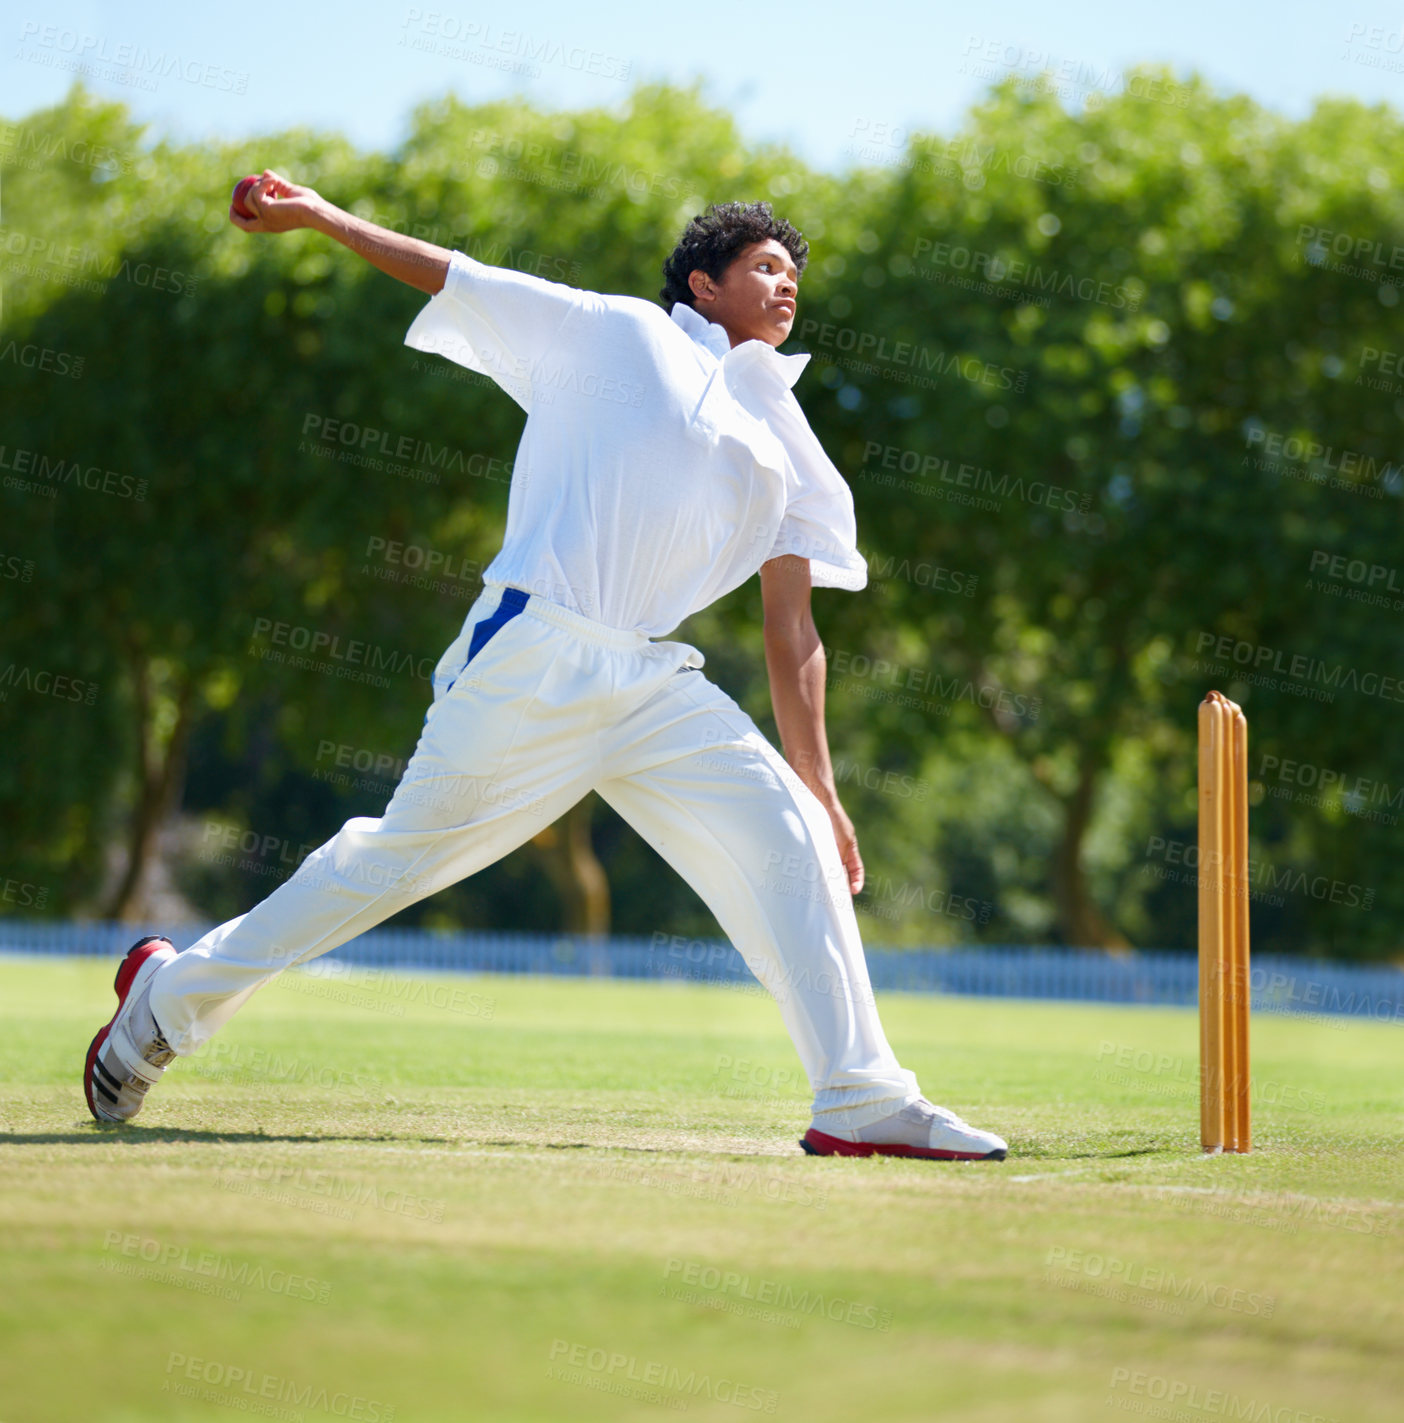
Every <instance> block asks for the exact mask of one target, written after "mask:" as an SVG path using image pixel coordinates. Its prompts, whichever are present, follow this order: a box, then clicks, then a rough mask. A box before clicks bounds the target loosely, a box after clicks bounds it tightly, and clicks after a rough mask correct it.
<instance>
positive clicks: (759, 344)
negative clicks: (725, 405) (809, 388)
mask: <svg viewBox="0 0 1404 1423" xmlns="http://www.w3.org/2000/svg"><path fill="white" fill-rule="evenodd" d="M671 315H672V318H673V320H674V321H675V322H676V323H677V325H679V326H680V327H682V329H683V330H684V331H686V332H687V334H688V335H689V336H691V337H692V339H693V340H694V341H696V342H697V344H698V345H699V346H701V347H702V348H703V349H704V350H707V351H710V352H711V353H712V355H714V356H715V357H716V358H717V359H718V360H719V361H722V362H724V363H725V364H726V365H727V366H728V367H730V368H731V369H732V370H733V371H737V372H740V371H742V370H744V369H745V368H746V367H748V366H750V365H752V364H754V363H757V362H758V363H759V364H760V365H761V366H763V367H766V368H768V369H770V370H772V371H774V372H775V373H776V374H777V375H778V376H779V377H780V379H781V380H783V381H784V382H785V385H786V387H787V388H789V389H793V388H794V384H795V382H796V381H797V380H798V379H799V378H800V372H801V371H802V370H804V368H805V366H807V365H808V364H809V357H808V356H807V355H798V356H782V355H781V354H780V352H779V351H777V350H776V349H775V347H774V346H770V345H767V344H766V342H764V341H743V342H742V343H741V344H740V345H739V346H733V345H732V344H731V337H730V336H728V335H727V334H726V330H725V328H724V327H722V326H719V325H718V324H717V323H716V322H715V321H708V320H707V318H706V317H705V316H703V315H702V314H701V312H699V311H697V310H695V309H694V308H693V307H690V306H689V305H688V304H687V303H686V302H684V301H676V302H674V303H673V310H672V313H671Z"/></svg>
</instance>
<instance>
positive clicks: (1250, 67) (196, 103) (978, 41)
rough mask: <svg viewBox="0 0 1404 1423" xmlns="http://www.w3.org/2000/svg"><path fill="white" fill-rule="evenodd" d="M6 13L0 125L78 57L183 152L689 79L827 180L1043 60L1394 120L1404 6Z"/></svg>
mask: <svg viewBox="0 0 1404 1423" xmlns="http://www.w3.org/2000/svg"><path fill="white" fill-rule="evenodd" d="M11 15H12V16H14V17H15V18H12V19H8V20H7V21H6V22H5V25H4V29H3V32H0V33H3V37H4V40H5V44H4V47H3V51H0V53H3V56H4V57H3V60H0V64H3V66H4V76H5V77H4V84H3V88H0V94H3V99H0V106H3V113H4V116H5V117H7V118H10V119H13V118H16V117H18V116H19V115H21V114H24V113H27V112H29V111H30V110H31V109H34V108H37V107H42V106H43V105H45V104H49V103H53V102H55V101H56V100H57V99H59V98H60V97H61V96H62V95H63V93H64V92H65V90H66V89H67V87H68V85H69V83H70V82H71V79H72V77H73V66H74V65H75V64H76V63H77V62H78V59H79V56H80V55H81V56H82V58H83V59H84V60H85V61H86V62H88V63H89V64H91V65H93V66H94V67H95V68H97V69H98V70H99V71H100V72H99V73H98V74H97V75H96V76H89V77H88V78H87V80H86V82H87V83H88V84H89V87H91V88H92V89H94V90H95V91H97V92H98V93H101V94H104V95H120V96H122V97H123V98H124V99H126V101H127V102H128V103H130V104H131V106H132V108H133V110H134V111H135V112H136V113H137V115H138V116H140V117H142V118H145V119H148V120H150V121H151V122H152V123H153V124H154V125H155V126H156V128H157V129H158V131H161V132H163V133H166V134H169V135H170V136H172V137H178V138H184V139H194V138H200V137H221V138H236V137H240V136H243V135H247V134H254V133H266V132H269V131H272V130H277V129H280V128H284V127H288V126H293V125H311V126H316V127H324V128H330V129H335V130H337V131H340V132H342V133H345V134H346V135H347V136H348V137H350V138H351V139H353V140H354V141H355V142H356V143H358V144H360V145H362V146H365V147H375V148H388V147H390V146H392V145H393V144H394V143H395V142H397V140H398V139H399V138H400V137H402V135H403V133H404V131H405V126H406V119H407V116H408V114H409V111H410V109H411V108H412V107H413V105H414V104H416V103H417V102H419V101H421V100H423V99H425V98H428V97H432V96H435V95H439V94H442V93H444V92H445V91H447V90H453V91H454V92H456V93H458V94H459V95H460V96H462V97H463V98H464V99H465V100H467V101H469V102H475V101H479V100H484V99H492V98H498V97H502V96H505V95H510V94H513V93H521V94H523V95H525V96H526V97H528V98H530V99H531V100H533V101H534V102H536V103H538V104H540V105H543V106H546V107H575V106H587V105H588V106H606V107H609V106H613V105H615V104H617V103H619V102H620V101H621V100H622V99H623V98H624V97H625V95H626V94H627V93H628V91H629V89H630V87H631V86H632V85H633V84H634V83H636V82H638V81H640V80H655V79H668V80H672V81H675V82H679V83H687V82H690V81H692V80H694V79H699V78H700V79H701V80H702V81H703V82H704V84H705V92H706V94H707V95H708V96H709V97H710V98H711V99H712V100H714V101H715V102H718V103H720V104H721V105H723V106H724V107H726V108H728V109H729V110H730V111H731V112H732V113H734V114H735V115H736V117H737V119H738V121H739V122H740V124H741V127H742V129H743V131H744V132H745V133H746V135H747V136H748V137H749V138H751V139H753V140H774V141H780V142H786V143H788V144H789V145H790V146H791V147H792V148H794V149H795V150H796V151H797V152H798V153H799V154H800V155H801V156H802V157H803V158H805V159H806V160H807V161H809V162H810V163H813V164H816V165H818V166H821V167H827V168H838V167H843V166H845V165H846V164H847V163H849V162H852V161H854V155H853V153H852V150H853V148H854V145H855V143H856V142H857V143H861V142H863V141H868V142H871V141H873V140H874V138H875V137H876V139H877V141H879V142H882V143H892V142H894V141H897V140H898V139H899V138H900V136H901V135H902V134H903V132H904V131H905V130H907V129H911V128H915V129H918V130H920V131H923V132H935V133H950V132H953V131H954V130H955V128H956V127H957V126H958V123H959V118H960V115H961V114H962V112H963V111H964V110H965V109H966V108H967V107H968V106H969V105H970V103H971V102H972V101H973V100H974V99H976V98H977V97H978V96H979V95H980V93H981V92H982V91H983V90H984V88H985V87H986V85H987V83H988V82H989V78H990V76H991V75H997V74H1005V73H1029V74H1032V73H1035V72H1037V71H1038V70H1039V69H1041V68H1044V67H1050V68H1053V69H1054V70H1055V72H1057V73H1059V74H1061V75H1062V76H1064V82H1065V83H1067V84H1068V85H1069V86H1070V87H1074V88H1075V89H1076V92H1077V93H1078V94H1080V93H1084V92H1086V91H1087V89H1089V88H1092V89H1096V88H1102V89H1108V88H1113V87H1114V86H1115V82H1116V76H1117V75H1119V74H1120V73H1121V72H1123V71H1124V70H1125V68H1126V67H1127V66H1128V65H1132V64H1135V63H1139V62H1146V61H1151V62H1161V63H1166V64H1169V65H1170V66H1172V68H1173V69H1174V70H1175V71H1176V72H1177V73H1178V74H1180V75H1181V76H1183V75H1184V74H1187V73H1188V72H1190V71H1191V70H1197V71H1198V72H1199V73H1201V74H1202V75H1204V76H1205V78H1207V79H1208V80H1209V81H1210V82H1211V83H1212V84H1214V85H1215V87H1217V88H1220V89H1224V90H1241V91H1246V92H1247V93H1249V94H1251V95H1252V96H1253V97H1254V98H1256V99H1257V100H1258V101H1259V102H1261V103H1263V104H1266V105H1268V106H1270V107H1272V108H1274V109H1277V110H1278V111H1280V112H1282V113H1285V114H1288V115H1291V116H1300V115H1302V114H1304V113H1306V112H1307V111H1308V110H1309V109H1310V107H1311V103H1312V101H1313V99H1314V98H1315V97H1317V96H1319V95H1323V94H1351V95H1355V96H1357V97H1359V98H1361V99H1364V100H1366V101H1368V102H1377V101H1387V102H1390V103H1392V104H1394V105H1395V106H1396V107H1401V108H1404V28H1402V27H1404V9H1400V8H1398V7H1395V6H1391V5H1388V4H1382V3H1378V2H1377V0H1315V3H1304V2H1303V0H1279V3H1272V4H1269V3H1262V0H1248V3H1235V0H1176V3H1174V4H1169V5H1167V4H1163V3H1159V4H1154V5H1149V4H1129V3H1117V4H1110V3H1106V0H1086V3H1079V0H1071V3H1064V4H1061V5H1058V4H1049V3H1047V0H1040V3H1037V4H1035V3H1033V0H991V3H986V4H975V3H969V0H967V3H962V4H953V3H947V0H925V2H924V3H916V0H870V3H866V4H863V3H853V0H846V3H834V0H811V3H808V4H794V5H791V6H789V7H779V6H776V5H774V4H771V3H760V0H753V3H736V2H735V0H715V3H713V4H711V5H709V6H691V5H689V6H671V7H670V6H667V5H658V4H642V3H639V0H620V2H619V3H610V4H606V5H596V6H585V5H581V4H580V3H578V0H572V3H565V2H564V0H512V3H510V4H508V3H503V0H443V2H442V3H426V4H418V5H410V4H402V3H399V0H381V2H380V3H369V0H346V2H345V3H339V4H336V5H331V4H326V3H323V0H281V3H276V4H275V3H273V0H236V3H235V4H233V5H230V6H225V5H218V6H214V5H211V6H203V5H198V4H194V3H191V0H185V2H184V3H182V4H175V3H172V0H145V3H141V2H140V0H128V3H115V0H114V3H106V4H103V3H87V4H84V3H77V0H44V3H43V4H40V3H39V2H38V0H20V3H19V4H17V5H15V6H14V7H12V8H11ZM139 53H142V54H143V59H142V60H141V61H140V63H144V64H145V65H146V66H147V67H146V68H145V69H144V70H143V69H141V68H140V65H139V66H138V67H137V68H135V69H134V68H133V67H132V66H131V64H130V60H131V59H132V58H133V57H134V56H136V55H138V54H139ZM514 66H515V67H516V68H515V72H512V70H513V67H514ZM138 75H140V76H141V77H142V78H143V79H144V84H145V87H143V85H142V84H137V83H133V82H131V80H132V79H133V77H134V76H138ZM124 79H125V80H126V81H127V82H123V81H124Z"/></svg>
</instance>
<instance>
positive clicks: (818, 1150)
mask: <svg viewBox="0 0 1404 1423" xmlns="http://www.w3.org/2000/svg"><path fill="white" fill-rule="evenodd" d="M800 1145H801V1146H802V1147H803V1148H804V1149H805V1151H807V1152H808V1153H809V1155H810V1156H921V1157H925V1158H927V1159H928V1160H932V1161H1003V1160H1004V1158H1005V1156H1006V1155H1008V1153H1009V1144H1008V1143H1007V1142H1006V1141H1005V1140H1004V1138H1003V1137H999V1136H996V1135H995V1134H994V1133H993V1132H989V1131H980V1130H979V1128H978V1127H972V1126H971V1125H970V1124H969V1123H968V1122H963V1121H961V1119H960V1118H959V1117H958V1116H956V1114H955V1113H954V1112H950V1111H947V1110H946V1108H945V1107H937V1106H935V1105H934V1104H933V1103H931V1102H928V1101H927V1100H926V1098H925V1097H918V1098H917V1099H916V1101H915V1102H908V1103H907V1105H906V1106H905V1107H903V1108H902V1110H901V1111H900V1112H894V1113H893V1114H892V1115H891V1116H890V1117H884V1118H883V1119H882V1120H881V1121H878V1122H873V1123H872V1125H871V1126H866V1127H859V1128H856V1129H855V1130H851V1131H843V1130H840V1129H839V1128H835V1129H834V1130H833V1131H820V1130H819V1128H818V1127H810V1129H809V1130H808V1131H807V1132H805V1134H804V1136H803V1138H802V1139H801V1140H800Z"/></svg>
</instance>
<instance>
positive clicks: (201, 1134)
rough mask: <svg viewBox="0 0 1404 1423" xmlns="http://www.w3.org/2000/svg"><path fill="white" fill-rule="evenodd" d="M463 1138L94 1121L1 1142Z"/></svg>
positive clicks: (5, 1136) (7, 1136)
mask: <svg viewBox="0 0 1404 1423" xmlns="http://www.w3.org/2000/svg"><path fill="white" fill-rule="evenodd" d="M459 1140H460V1138H459V1137H454V1136H421V1135H419V1134H418V1133H414V1134H412V1135H407V1134H405V1133H403V1132H365V1133H346V1132H338V1133H329V1132H263V1131H211V1130H205V1129H201V1128H199V1127H134V1126H122V1125H119V1124H118V1123H116V1122H114V1123H113V1124H112V1125H111V1126H108V1125H106V1124H100V1123H98V1122H94V1123H93V1124H92V1125H91V1126H80V1127H77V1128H75V1129H74V1130H73V1131H37V1132H7V1131H0V1146H55V1145H59V1146H111V1145H112V1144H114V1143H116V1144H118V1145H122V1146H150V1145H152V1144H153V1143H157V1144H161V1143H165V1142H180V1141H206V1142H211V1143H218V1142H253V1141H256V1142H269V1141H288V1142H316V1143H319V1144H325V1143H327V1142H333V1141H350V1142H372V1141H424V1142H440V1143H442V1144H444V1145H446V1146H451V1145H454V1144H456V1143H457V1142H458V1141H459Z"/></svg>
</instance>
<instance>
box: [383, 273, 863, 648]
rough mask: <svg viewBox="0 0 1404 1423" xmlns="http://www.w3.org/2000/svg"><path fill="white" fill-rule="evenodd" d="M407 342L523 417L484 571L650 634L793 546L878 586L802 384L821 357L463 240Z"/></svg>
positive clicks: (824, 571)
mask: <svg viewBox="0 0 1404 1423" xmlns="http://www.w3.org/2000/svg"><path fill="white" fill-rule="evenodd" d="M405 344H406V345H407V346H412V347H413V348H414V349H415V350H418V351H427V352H435V353H437V354H439V355H442V356H446V357H448V358H449V359H450V360H452V361H455V362H457V363H458V364H459V365H461V366H466V367H467V368H468V369H469V370H474V371H479V372H482V373H483V374H485V375H488V376H491V377H492V379H493V380H495V381H496V382H497V384H498V385H500V386H501V387H502V388H503V389H504V390H505V391H507V393H508V394H509V395H511V396H512V398H513V399H514V400H515V401H516V402H517V404H518V405H520V406H521V407H522V409H523V410H525V411H526V412H527V422H526V429H525V430H524V431H523V432H522V439H521V444H520V445H519V447H518V449H517V458H516V462H515V464H514V466H513V471H512V482H511V488H510V490H509V493H508V498H507V532H506V536H505V538H504V540H503V544H502V551H501V552H500V553H499V554H498V555H497V557H496V558H495V559H493V561H492V563H491V564H490V565H489V567H488V569H487V571H486V573H485V574H484V575H483V576H484V578H486V579H490V580H492V581H494V582H499V583H509V584H512V585H514V586H516V587H518V588H522V589H525V590H526V591H527V592H529V593H533V594H537V595H539V596H540V597H542V598H544V599H546V600H547V601H549V602H553V603H559V604H561V605H562V606H563V607H566V608H570V609H571V610H572V611H574V612H577V613H581V614H583V615H584V616H585V617H587V618H591V619H593V620H595V621H596V622H601V623H604V624H606V625H607V626H609V627H614V628H625V629H630V630H640V631H643V632H645V633H646V634H647V635H648V636H650V637H665V636H666V635H667V634H668V633H670V632H672V630H673V629H674V628H676V627H677V626H678V624H679V623H681V622H682V621H683V619H684V618H686V617H687V616H688V615H689V614H691V613H695V612H697V611H698V610H699V609H701V608H705V607H707V606H708V604H710V603H713V602H715V601H716V600H717V599H718V598H720V597H722V596H723V595H724V594H726V593H729V592H731V590H732V589H733V588H736V587H738V586H739V585H740V584H742V583H744V582H745V581H746V580H747V579H748V578H750V577H751V575H752V574H754V573H755V572H756V571H757V570H758V569H759V568H760V566H761V564H762V563H764V562H765V561H766V560H767V559H771V558H777V557H779V556H780V555H781V554H797V555H799V556H801V557H805V558H808V559H809V566H810V575H811V578H812V580H813V583H814V585H815V586H816V587H820V588H825V587H827V588H847V589H850V590H854V589H858V588H862V587H863V586H864V585H865V584H866V582H867V579H868V569H867V564H866V562H865V561H864V559H863V557H862V555H861V554H859V552H858V550H857V548H856V546H855V540H856V537H857V529H856V525H855V522H854V517H853V496H852V494H851V492H850V491H849V488H848V485H847V484H846V483H845V482H844V480H843V476H842V475H840V474H839V472H838V470H837V469H835V468H834V466H833V464H832V463H831V462H830V460H829V458H828V456H827V455H825V453H824V451H823V448H822V447H821V446H820V444H819V441H818V439H816V437H815V435H814V433H813V431H812V430H811V429H810V428H809V422H808V421H807V420H806V419H805V418H804V412H803V411H802V410H801V409H800V407H799V403H798V402H797V401H796V400H795V397H794V395H793V394H792V393H791V390H790V387H791V386H793V385H794V383H795V381H796V380H797V379H798V378H799V374H800V372H801V371H802V370H803V369H804V366H805V364H806V363H807V362H808V360H809V357H808V356H782V355H780V354H779V352H777V351H776V350H775V349H774V348H773V347H771V346H769V345H767V344H766V343H765V342H764V341H745V342H743V343H742V344H741V345H739V346H737V347H735V348H734V349H733V348H732V346H731V342H730V339H729V338H728V336H727V334H726V332H725V331H724V330H723V328H722V327H720V326H718V325H714V324H713V323H712V322H710V321H708V320H707V319H706V318H705V317H703V316H701V315H699V314H698V313H697V312H696V311H694V310H693V309H692V308H691V307H689V306H686V305H683V304H682V303H679V304H678V305H676V306H674V308H673V312H672V315H671V317H670V316H669V315H668V314H667V313H665V312H664V311H663V309H662V308H661V307H659V306H655V305H654V304H653V303H652V302H648V301H643V300H641V299H639V298H638V297H628V296H602V295H600V294H599V293H597V292H588V291H579V290H577V289H576V288H574V287H569V286H564V285H562V284H560V283H558V282H548V281H544V280H543V279H542V278H540V277H533V276H530V275H528V274H526V273H524V272H516V271H512V270H510V269H508V268H503V267H491V266H487V265H485V264H484V263H482V262H478V261H476V260H474V259H473V258H471V257H467V256H465V255H464V254H463V253H461V252H455V253H454V254H453V257H452V260H451V262H450V264H449V270H448V277H447V280H446V281H445V284H444V288H443V290H442V291H441V292H439V293H438V294H437V295H436V296H434V297H431V298H430V300H429V303H428V304H427V305H426V306H425V307H424V309H423V310H422V311H421V312H420V313H419V315H418V316H417V317H416V318H415V320H414V323H413V325H411V327H410V329H409V331H408V333H407V334H406V336H405Z"/></svg>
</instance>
